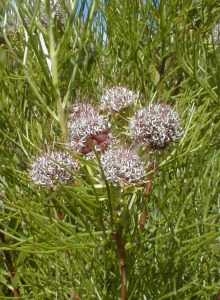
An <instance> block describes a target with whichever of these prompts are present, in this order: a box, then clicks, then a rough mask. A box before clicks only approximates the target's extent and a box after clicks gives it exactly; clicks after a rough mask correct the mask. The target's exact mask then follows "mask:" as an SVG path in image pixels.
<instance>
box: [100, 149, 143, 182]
mask: <svg viewBox="0 0 220 300" xmlns="http://www.w3.org/2000/svg"><path fill="white" fill-rule="evenodd" d="M100 162H101V165H102V168H103V171H104V174H105V176H106V179H107V180H108V181H109V183H110V184H111V185H113V186H117V185H119V184H125V185H126V184H135V183H138V182H140V181H141V180H142V179H143V177H144V176H145V174H146V172H145V168H144V165H143V163H142V161H141V159H140V158H139V157H138V156H137V154H136V152H135V151H133V150H131V149H129V148H121V149H120V148H119V149H109V150H107V151H106V152H105V153H104V154H103V155H102V156H101V157H100Z"/></svg>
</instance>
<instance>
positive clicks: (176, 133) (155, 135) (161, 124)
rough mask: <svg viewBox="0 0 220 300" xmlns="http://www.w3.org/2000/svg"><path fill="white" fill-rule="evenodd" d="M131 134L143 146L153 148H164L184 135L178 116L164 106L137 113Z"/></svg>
mask: <svg viewBox="0 0 220 300" xmlns="http://www.w3.org/2000/svg"><path fill="white" fill-rule="evenodd" d="M129 132H130V134H131V135H132V136H133V137H134V138H135V140H136V141H137V142H139V143H141V145H146V146H150V147H152V148H164V147H166V146H167V145H169V143H170V142H175V141H177V140H179V139H180V138H181V137H182V135H183V132H182V128H181V122H180V119H179V117H178V114H177V113H176V112H174V111H173V110H172V108H171V107H170V106H168V105H163V104H157V105H153V104H151V105H150V106H149V107H147V108H144V109H141V110H139V111H137V112H136V113H135V115H134V116H133V118H132V119H131V120H130V124H129Z"/></svg>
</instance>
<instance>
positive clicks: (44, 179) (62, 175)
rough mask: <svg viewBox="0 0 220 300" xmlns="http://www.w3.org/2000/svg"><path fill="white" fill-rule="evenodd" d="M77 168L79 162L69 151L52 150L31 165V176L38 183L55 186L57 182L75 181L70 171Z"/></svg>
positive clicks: (44, 185)
mask: <svg viewBox="0 0 220 300" xmlns="http://www.w3.org/2000/svg"><path fill="white" fill-rule="evenodd" d="M77 169H78V164H77V162H76V161H75V160H74V158H73V157H72V156H71V155H70V154H69V153H68V152H64V151H58V152H55V151H51V152H48V153H46V154H44V155H43V156H41V157H38V158H37V159H36V161H35V162H34V163H33V164H32V166H31V172H30V177H31V179H32V181H33V182H34V183H35V184H36V185H40V186H43V187H47V186H49V187H54V186H55V185H56V184H57V182H59V183H61V184H64V183H68V182H72V181H74V177H73V175H72V174H71V173H70V171H72V172H75V171H77ZM69 170H70V171H69Z"/></svg>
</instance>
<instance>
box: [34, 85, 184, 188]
mask: <svg viewBox="0 0 220 300" xmlns="http://www.w3.org/2000/svg"><path fill="white" fill-rule="evenodd" d="M135 98H136V95H134V94H133V93H132V92H130V91H128V90H127V89H125V88H121V87H114V88H112V89H109V90H107V91H106V93H105V95H104V96H103V97H102V99H101V107H102V108H104V107H105V108H108V110H109V111H112V112H115V111H120V110H121V109H123V108H124V107H126V106H127V105H129V104H131V103H132V102H133V101H134V99H135ZM102 113H103V112H102ZM102 113H101V112H100V111H99V110H98V109H97V108H95V107H93V106H92V105H91V104H87V103H85V102H77V103H75V104H73V105H72V106H71V108H70V112H69V114H68V122H67V126H68V136H69V143H68V145H67V148H69V149H71V150H72V151H75V152H76V153H77V154H80V155H85V157H86V158H87V159H94V158H95V155H94V151H93V149H95V150H96V151H97V152H98V155H99V156H100V163H101V166H102V168H103V171H104V174H105V177H106V179H107V180H108V181H109V183H110V184H111V185H113V186H116V185H121V184H124V185H126V184H136V183H138V182H140V181H142V179H143V178H144V177H145V174H146V173H145V168H144V165H143V163H142V161H141V159H140V157H139V156H138V155H137V153H136V152H135V151H134V150H132V149H130V147H129V146H127V147H124V148H120V147H118V146H116V145H115V144H118V145H120V144H121V142H120V139H118V137H117V138H116V137H114V135H113V133H112V131H111V123H110V122H109V118H108V116H106V115H104V114H102ZM113 128H114V127H113ZM117 128H118V127H117ZM128 134H129V135H130V136H131V137H132V138H133V139H134V141H135V143H137V144H139V145H142V146H149V147H151V148H154V149H156V148H159V149H162V148H165V147H166V146H167V145H169V143H170V142H174V141H177V140H179V139H180V138H181V137H182V135H183V132H182V128H181V122H180V119H179V117H178V114H177V113H176V112H174V111H173V109H172V108H171V107H170V106H168V105H164V104H157V105H153V104H151V105H149V106H148V107H147V108H143V109H141V110H139V111H137V112H136V113H135V114H134V115H133V117H132V118H131V119H130V122H129V125H128ZM119 138H120V134H119ZM118 140H119V142H116V141H118ZM77 168H78V164H77V163H76V161H75V160H74V159H73V158H72V156H71V155H70V154H69V153H68V152H64V151H59V152H53V151H52V152H50V153H47V154H45V155H43V156H42V157H39V158H38V159H37V160H36V161H35V163H34V164H33V165H32V169H31V172H30V177H31V178H32V180H33V182H34V183H35V184H37V185H41V186H52V187H53V186H54V185H55V184H56V183H57V182H60V183H67V182H70V181H73V180H74V178H73V176H72V173H71V172H69V171H68V170H70V171H73V172H75V171H76V170H77Z"/></svg>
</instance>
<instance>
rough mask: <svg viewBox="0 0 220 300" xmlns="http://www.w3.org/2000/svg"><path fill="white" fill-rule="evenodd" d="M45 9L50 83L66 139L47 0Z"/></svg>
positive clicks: (65, 138)
mask: <svg viewBox="0 0 220 300" xmlns="http://www.w3.org/2000/svg"><path fill="white" fill-rule="evenodd" d="M46 4H47V5H46V11H47V19H48V37H49V54H50V61H51V75H52V83H53V88H54V91H53V92H54V97H55V101H56V104H57V111H58V118H59V123H60V128H61V131H62V134H63V138H64V140H65V141H67V130H66V122H65V114H64V110H63V107H62V99H61V95H60V90H59V76H58V65H57V53H58V52H56V50H55V47H54V44H55V43H54V36H53V24H52V17H51V9H50V3H49V1H47V3H46Z"/></svg>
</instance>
